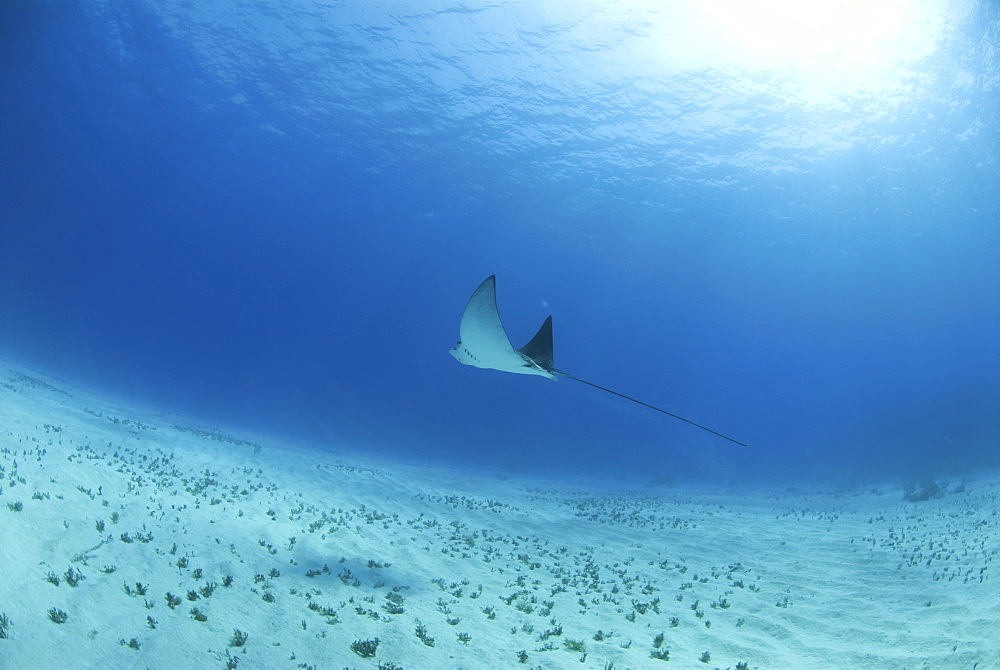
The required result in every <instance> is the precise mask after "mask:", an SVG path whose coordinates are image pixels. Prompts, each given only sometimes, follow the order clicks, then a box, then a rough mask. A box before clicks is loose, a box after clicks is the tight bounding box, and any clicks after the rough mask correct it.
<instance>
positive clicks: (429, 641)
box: [416, 621, 434, 647]
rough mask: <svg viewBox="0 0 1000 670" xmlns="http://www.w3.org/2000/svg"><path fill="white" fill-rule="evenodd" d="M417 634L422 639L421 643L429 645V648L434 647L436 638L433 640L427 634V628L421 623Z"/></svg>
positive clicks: (418, 623)
mask: <svg viewBox="0 0 1000 670" xmlns="http://www.w3.org/2000/svg"><path fill="white" fill-rule="evenodd" d="M416 633H417V637H418V638H420V641H421V642H423V643H424V644H425V645H427V646H428V647H433V646H434V638H432V637H431V636H430V635H428V634H427V627H426V626H424V625H423V624H422V623H420V622H419V621H418V622H417V631H416Z"/></svg>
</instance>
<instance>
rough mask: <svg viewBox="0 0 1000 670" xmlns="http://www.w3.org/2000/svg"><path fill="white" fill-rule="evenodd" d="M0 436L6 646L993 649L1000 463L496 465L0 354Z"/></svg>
mask: <svg viewBox="0 0 1000 670" xmlns="http://www.w3.org/2000/svg"><path fill="white" fill-rule="evenodd" d="M178 425H179V426H182V427H183V428H184V429H185V430H181V429H178V428H177V427H176V426H178ZM192 428H197V429H198V430H201V431H204V432H192V431H191V430H190V429H192ZM220 438H221V439H220ZM472 446H474V445H472ZM0 449H2V453H0V487H2V491H0V615H4V616H5V617H6V621H7V622H8V623H6V624H5V625H4V624H3V623H2V621H3V620H0V632H5V633H6V639H0V668H11V669H17V670H33V669H36V668H37V669H46V670H47V669H53V668H54V669H62V668H101V669H112V668H156V669H184V668H191V669H199V670H200V669H203V668H226V667H227V664H229V666H230V667H239V668H244V669H247V668H254V669H256V668H266V669H272V668H317V669H323V670H326V669H331V668H332V669H338V670H339V669H340V668H345V667H346V668H358V669H361V668H379V667H381V668H394V667H399V668H405V669H406V670H418V669H419V670H423V669H428V668H492V669H496V668H519V667H525V668H615V669H618V670H624V669H626V668H660V667H663V668H671V667H672V668H716V667H718V668H726V667H730V668H735V667H736V666H737V664H738V663H741V662H742V663H746V664H747V666H746V667H750V668H789V669H792V668H915V669H916V668H935V669H937V668H977V667H978V668H980V669H982V668H998V667H1000V642H998V641H1000V589H998V582H997V581H996V578H995V577H994V574H993V572H994V570H995V569H996V568H995V566H994V560H995V559H996V558H997V553H998V551H1000V532H998V529H1000V516H998V505H997V493H998V491H1000V479H998V478H995V477H992V478H990V477H981V478H979V479H978V480H975V481H969V482H967V483H966V485H965V486H966V490H965V491H964V492H955V491H954V488H955V483H953V485H952V487H951V490H950V491H949V493H948V494H947V495H945V496H944V497H942V498H940V499H937V500H930V501H926V502H920V503H905V502H903V500H902V494H901V491H900V489H899V487H898V486H893V485H887V486H885V487H883V488H882V489H881V490H868V489H866V490H850V491H840V492H809V493H805V492H774V491H763V490H753V491H725V490H721V489H719V490H709V489H705V488H680V487H674V488H669V489H662V488H660V489H646V490H623V489H616V488H615V487H614V486H613V485H604V486H600V487H598V486H596V485H593V484H589V485H586V486H585V485H583V484H580V485H578V486H575V487H573V486H569V485H567V484H565V483H554V482H552V481H545V480H541V479H535V480H528V479H526V478H523V477H512V478H510V479H506V480H502V479H500V478H497V477H494V476H488V475H483V474H473V473H468V472H462V471H459V470H446V469H443V468H441V467H421V466H414V465H406V464H399V463H391V462H386V461H378V460H376V459H373V458H366V457H365V456H363V455H360V454H357V453H355V454H347V453H339V454H333V453H328V452H327V453H324V452H322V451H318V450H313V449H309V448H305V447H302V446H296V445H290V444H280V443H277V442H275V441H273V440H264V439H258V438H253V437H247V436H241V435H236V434H234V433H233V432H232V431H228V430H219V429H213V428H211V427H206V426H200V427H196V426H195V425H194V424H192V423H191V422H183V423H182V422H181V420H179V419H171V418H169V417H167V416H166V415H162V414H158V413H156V412H154V411H150V410H148V409H140V408H137V407H128V406H126V405H125V404H124V403H118V404H115V403H114V401H109V400H106V399H102V398H100V397H98V396H95V395H92V394H88V393H87V392H86V391H84V390H81V389H78V388H74V387H72V386H70V385H67V384H64V383H62V382H59V381H55V380H52V379H49V378H47V377H45V376H43V375H40V374H38V373H35V372H30V371H27V370H24V369H21V368H17V367H16V366H14V365H12V364H10V363H0ZM15 503H20V504H21V505H22V506H23V508H22V509H21V510H20V511H17V510H16V509H14V508H16V507H17V505H15ZM99 522H103V524H104V525H103V530H98V528H97V525H98V523H99ZM124 539H131V540H132V541H131V542H126V541H124ZM182 559H186V563H187V564H186V566H183V563H184V561H183V560H182ZM179 561H180V565H182V566H183V567H178V565H179ZM112 566H114V569H113V571H111V567H112ZM70 569H72V570H73V571H74V572H79V573H80V574H82V575H83V577H84V579H83V580H82V581H79V583H78V584H77V585H76V586H71V585H70V584H69V583H68V582H67V579H66V573H67V571H69V570H70ZM196 569H198V570H201V571H202V574H201V575H200V576H198V575H196V574H195V570H196ZM272 571H273V572H272ZM309 571H314V572H315V573H317V574H315V575H314V576H307V572H309ZM106 572H107V573H108V574H106ZM49 573H52V575H54V576H56V577H58V579H59V584H58V585H55V584H53V583H50V582H49V581H46V576H47V575H49ZM72 574H73V573H71V577H72ZM227 575H230V576H231V577H232V584H231V585H230V586H228V587H227V586H224V585H223V580H224V578H225V577H226V576H227ZM256 575H260V576H261V577H257V578H256V581H255V576H256ZM137 584H141V585H142V588H143V589H145V591H146V593H145V595H140V594H139V593H138V592H137V588H138V587H137ZM209 584H215V585H216V586H215V588H214V590H213V591H212V592H211V593H210V594H209V593H208V589H207V588H206V586H207V585H209ZM126 585H127V586H128V588H129V591H131V594H129V593H126V589H125V586H126ZM202 589H205V594H202V593H200V592H199V591H200V590H202ZM189 591H191V592H192V596H195V595H197V600H195V601H190V600H188V598H187V594H188V592H189ZM168 592H170V593H172V594H174V595H175V596H178V597H179V598H180V604H178V605H177V606H176V607H175V608H170V607H168V605H167V601H166V594H167V593H168ZM265 596H267V597H268V598H269V599H271V601H270V602H268V601H265ZM393 599H395V600H396V601H398V602H397V603H393V602H392V600H393ZM310 606H311V607H312V608H313V609H311V608H310ZM393 606H395V607H400V608H401V610H402V611H398V610H396V612H395V613H391V612H390V610H392V609H393ZM193 607H197V608H198V609H199V610H201V612H202V613H203V614H204V616H205V617H206V620H205V621H197V620H195V619H194V618H193V616H192V608H193ZM50 609H57V610H62V611H63V612H65V613H66V615H67V618H66V620H65V622H63V623H56V622H54V621H52V620H51V619H50V617H49V614H48V612H49V610H50ZM151 624H152V625H153V626H155V628H153V627H151ZM418 624H419V625H422V626H423V627H424V628H425V630H426V636H428V639H429V638H431V637H432V638H433V646H429V645H428V644H425V643H424V642H422V641H421V639H419V638H418V637H417V635H416V630H417V626H418ZM235 629H238V630H240V631H244V632H245V633H247V634H248V638H247V641H246V643H245V645H243V646H233V637H234V630H235ZM547 631H549V632H550V634H549V635H548V636H546V632H547ZM599 632H600V634H599ZM661 633H662V635H663V637H662V642H661V643H660V646H659V648H657V647H656V646H655V645H654V639H655V638H656V636H657V635H658V634H661ZM460 634H464V635H467V636H468V639H467V641H462V640H460V639H459V635H460ZM375 638H378V640H379V641H380V644H379V645H378V647H377V651H376V653H375V656H374V657H370V658H363V657H362V656H360V655H359V654H357V653H355V652H354V651H352V649H351V644H352V643H354V642H355V641H362V640H373V639H375ZM132 640H134V641H135V643H134V644H136V645H137V646H138V649H134V648H132V647H130V646H127V645H128V643H129V642H130V641H132ZM522 650H523V651H524V653H525V654H526V656H527V659H526V663H525V664H524V665H522V664H520V663H519V660H518V653H519V652H520V651H522ZM667 650H669V660H666V661H664V660H660V659H655V658H652V657H651V652H653V651H657V652H664V651H667ZM705 652H707V653H708V654H709V655H710V659H707V662H702V660H701V658H702V655H703V654H704V653H705ZM231 659H233V660H231ZM235 659H238V661H235ZM740 667H743V666H740Z"/></svg>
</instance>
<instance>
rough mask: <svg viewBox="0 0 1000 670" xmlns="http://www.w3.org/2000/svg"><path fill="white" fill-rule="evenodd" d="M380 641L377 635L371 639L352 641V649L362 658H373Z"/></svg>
mask: <svg viewBox="0 0 1000 670" xmlns="http://www.w3.org/2000/svg"><path fill="white" fill-rule="evenodd" d="M379 642H380V640H379V639H378V638H377V637H376V638H374V639H371V640H355V641H354V642H352V643H351V651H353V652H354V653H355V654H357V655H358V656H360V657H361V658H371V657H372V656H374V655H375V652H376V651H378V645H379Z"/></svg>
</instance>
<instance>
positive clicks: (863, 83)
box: [0, 0, 1000, 482]
mask: <svg viewBox="0 0 1000 670" xmlns="http://www.w3.org/2000/svg"><path fill="white" fill-rule="evenodd" d="M764 4H768V3H764ZM770 4H771V5H773V4H774V3H773V2H772V3H770ZM833 4H842V3H833ZM878 4H879V6H881V7H883V9H884V15H876V14H872V15H871V16H866V15H864V14H862V15H861V16H860V20H853V21H848V22H847V25H846V27H845V26H841V27H842V28H845V35H857V34H859V33H864V34H865V35H869V37H867V38H865V39H867V40H868V42H865V43H864V44H854V45H853V46H849V48H846V50H843V51H837V49H836V48H834V47H831V49H832V50H827V51H818V52H817V51H807V52H805V53H803V52H802V51H801V49H803V48H805V49H809V48H818V47H815V45H816V44H819V45H820V46H822V44H823V43H822V41H821V40H820V39H819V38H820V36H821V33H820V32H819V31H820V30H821V29H822V28H825V27H831V25H832V27H834V28H835V27H837V26H836V25H835V24H836V22H833V24H830V21H827V22H826V23H820V24H809V27H808V29H804V28H802V24H801V23H800V24H794V23H793V24H788V22H787V21H785V20H784V19H781V20H778V19H775V18H774V16H773V12H774V11H775V10H773V9H766V8H762V7H763V5H761V6H756V5H754V3H750V2H744V3H735V4H734V6H733V7H730V9H728V10H719V11H705V10H704V9H703V8H704V7H721V6H722V5H721V4H720V3H714V4H713V3H694V2H691V3H686V2H677V3H641V2H635V3H628V2H616V3H606V2H600V3H597V2H595V3H586V2H585V3H580V4H578V5H574V6H573V7H569V6H568V5H566V3H562V2H547V1H546V2H539V3H519V2H511V3H501V4H494V3H487V2H478V1H476V0H471V1H469V2H438V1H428V2H409V1H402V0H401V1H398V2H384V3H383V2H365V3H351V2H344V3H340V2H318V1H313V0H301V1H298V2H280V3H279V2H262V1H259V0H258V1H254V2H236V1H235V0H218V1H215V2H205V3H202V2H197V3H190V2H182V1H180V0H178V1H164V2H156V3H118V2H110V3H106V2H88V3H75V2H65V1H63V0H52V1H45V0H7V1H6V2H3V3H0V355H4V356H7V357H11V358H14V359H18V360H22V361H24V362H27V363H30V364H33V365H36V366H39V367H40V368H42V369H44V370H46V371H48V372H51V373H54V374H56V375H60V376H63V377H65V378H68V379H73V380H77V381H80V382H82V383H86V384H88V385H92V386H95V387H97V388H100V389H103V390H106V391H109V392H112V393H115V394H118V395H121V396H125V397H129V398H134V399H136V400H140V401H142V402H147V403H153V404H156V405H160V406H163V407H166V408H170V409H173V410H177V411H180V412H184V413H188V414H192V415H196V416H199V417H204V418H205V420H206V421H213V422H218V423H220V424H229V425H236V426H245V427H247V428H250V429H254V430H262V431H268V432H272V433H276V434H280V435H288V436H292V437H300V438H306V439H309V440H313V441H315V442H317V443H319V444H322V445H328V446H329V447H330V448H335V449H339V448H343V447H344V446H349V447H351V448H357V449H362V450H370V451H372V452H376V453H389V454H402V455H406V456H407V457H408V458H413V459H421V460H423V459H434V460H443V461H451V462H460V463H469V464H472V465H479V466H485V467H490V468H492V467H497V468H499V469H501V470H505V471H512V472H518V471H523V470H533V471H547V472H565V471H572V472H574V473H583V474H597V475H601V476H618V475H625V476H628V477H633V478H635V477H637V478H647V477H661V478H663V477H677V478H682V479H683V478H691V477H695V478H700V479H708V480H714V481H721V482H728V481H733V480H738V479H741V478H768V477H773V476H779V477H781V478H786V479H792V480H794V479H813V478H817V477H820V478H825V477H837V478H841V477H846V478H876V477H910V476H919V475H921V474H931V475H934V476H938V475H953V474H961V473H967V472H974V471H976V470H977V469H979V468H984V467H990V466H995V465H997V464H998V461H1000V457H998V456H1000V442H998V438H1000V416H998V414H1000V412H998V408H1000V353H998V342H1000V337H998V334H1000V162H998V158H1000V157H998V148H1000V114H998V108H1000V60H998V45H1000V18H998V16H1000V14H998V9H997V6H996V5H995V3H992V2H986V1H983V2H974V1H971V0H948V1H945V0H941V1H940V2H931V1H930V0H927V1H925V2H916V1H913V2H905V1H903V0H900V1H899V2H894V3H878ZM852 7H853V9H852V10H851V11H862V10H863V9H864V8H862V10H859V9H858V7H859V5H858V3H854V4H853V5H852ZM699 8H702V9H699ZM885 8H889V9H885ZM890 10H892V11H890ZM896 10H898V14H893V13H892V12H893V11H896ZM699 12H701V13H702V14H703V15H701V14H699ZM885 12H888V13H887V14H885ZM761 16H763V17H764V19H762V20H764V21H765V23H767V22H770V23H767V25H766V26H765V27H768V29H771V28H774V29H775V30H779V29H782V30H785V32H786V34H787V33H788V31H791V32H792V33H794V34H795V35H797V36H798V37H799V38H801V37H802V35H805V37H806V40H805V42H804V43H802V42H801V40H800V42H799V43H797V46H795V45H792V46H790V47H788V49H789V50H787V51H784V52H782V51H781V50H780V49H778V47H779V46H781V43H780V42H779V41H778V39H777V37H776V36H777V35H779V33H775V36H771V35H769V34H762V33H761V29H760V28H759V25H758V24H755V23H754V21H756V20H757V19H759V18H760V17H761ZM743 24H746V26H744V25H743ZM827 24H830V25H827ZM796 25H797V26H798V27H796ZM862 28H865V29H866V30H867V31H868V32H864V30H862ZM740 30H745V31H747V32H745V33H740V32H739V31H740ZM734 31H736V32H734ZM810 31H812V32H810ZM852 31H853V32H852ZM741 39H742V40H744V42H741V41H740V40H741ZM842 39H847V38H844V37H842ZM803 44H805V46H803ZM793 47H794V48H798V49H800V51H798V52H796V51H794V48H793ZM493 273H495V274H496V275H497V277H498V294H499V304H500V312H501V315H502V317H503V319H504V322H505V325H506V326H507V329H508V331H509V333H510V336H511V339H512V341H513V343H514V345H515V346H520V345H521V344H523V343H524V342H526V341H527V340H528V339H529V338H530V337H531V335H532V334H534V332H535V329H536V328H537V327H538V325H539V324H540V323H541V321H542V319H544V317H545V316H547V315H548V314H550V313H551V314H553V315H554V324H555V355H556V364H557V365H558V366H559V367H562V368H564V369H566V370H567V371H569V372H571V373H573V374H575V375H577V376H580V377H582V378H584V379H588V380H591V381H593V382H596V383H598V384H602V385H605V386H608V387H611V388H613V389H616V390H619V391H621V392H623V393H627V394H630V395H633V396H635V397H638V398H640V399H642V400H644V401H646V402H649V403H652V404H655V405H658V406H661V407H663V408H665V409H667V410H669V411H671V412H674V413H677V414H680V415H682V416H685V417H688V418H690V419H692V420H694V421H697V422H699V423H704V424H706V425H708V426H709V427H711V428H713V429H715V430H718V431H720V432H723V433H725V434H727V435H731V436H733V437H734V438H736V439H738V440H740V441H743V442H747V443H749V445H750V446H749V447H746V448H743V447H738V446H736V445H733V444H731V443H728V442H726V441H724V440H720V439H719V438H715V437H713V436H712V435H710V434H708V433H704V432H702V431H699V430H697V429H695V428H692V427H690V426H688V425H686V424H683V423H681V422H678V421H675V420H673V419H670V418H668V417H665V416H662V415H659V414H656V413H654V412H651V411H649V410H646V409H643V408H641V407H638V406H635V405H632V404H631V403H628V402H625V401H622V400H620V399H618V398H615V397H613V396H609V395H606V394H603V393H601V392H599V391H596V390H594V389H591V388H588V387H585V386H582V385H578V384H575V383H574V382H572V381H569V380H561V381H559V382H558V383H553V382H550V381H547V380H544V379H541V378H538V377H526V376H519V375H509V374H502V373H499V372H493V371H484V370H478V369H474V368H470V367H466V366H462V365H459V364H457V363H456V362H455V361H454V360H453V359H452V358H451V357H450V356H449V355H448V349H449V347H451V346H452V345H453V344H454V342H455V340H456V339H457V338H458V321H459V317H460V315H461V312H462V309H463V307H464V305H465V301H466V300H467V299H468V297H469V295H470V294H471V292H472V290H473V289H474V288H475V287H476V286H477V285H478V284H479V282H480V281H481V280H482V279H483V278H484V277H486V276H487V275H490V274H493Z"/></svg>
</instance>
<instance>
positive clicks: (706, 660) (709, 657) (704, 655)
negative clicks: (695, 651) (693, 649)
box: [698, 651, 712, 663]
mask: <svg viewBox="0 0 1000 670" xmlns="http://www.w3.org/2000/svg"><path fill="white" fill-rule="evenodd" d="M698 660H699V661H701V662H702V663H710V662H711V661H712V655H711V654H710V653H708V652H707V651H705V652H702V654H701V656H699V657H698Z"/></svg>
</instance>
